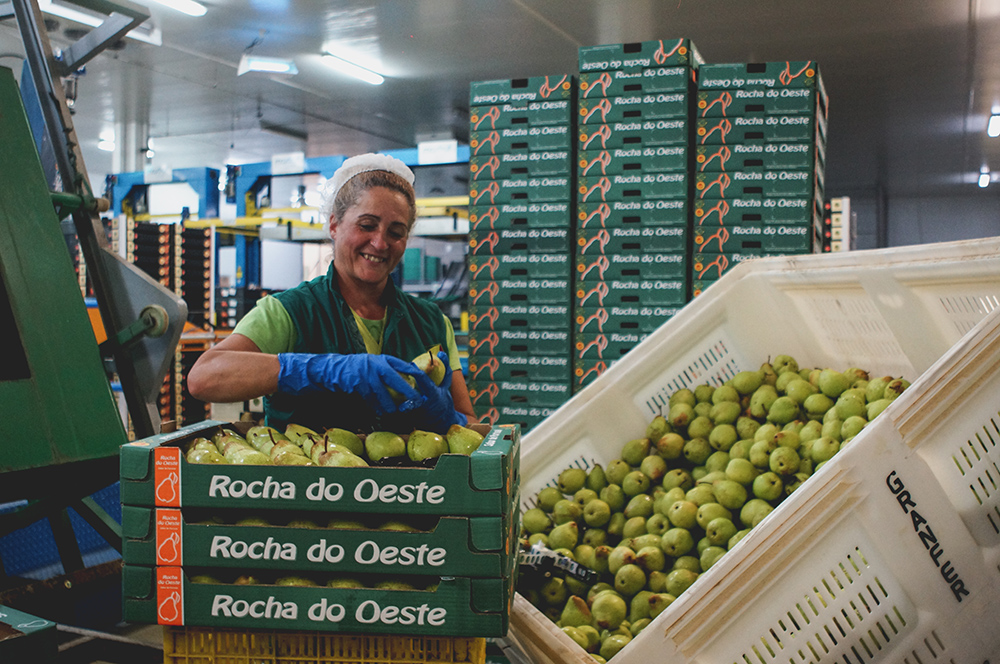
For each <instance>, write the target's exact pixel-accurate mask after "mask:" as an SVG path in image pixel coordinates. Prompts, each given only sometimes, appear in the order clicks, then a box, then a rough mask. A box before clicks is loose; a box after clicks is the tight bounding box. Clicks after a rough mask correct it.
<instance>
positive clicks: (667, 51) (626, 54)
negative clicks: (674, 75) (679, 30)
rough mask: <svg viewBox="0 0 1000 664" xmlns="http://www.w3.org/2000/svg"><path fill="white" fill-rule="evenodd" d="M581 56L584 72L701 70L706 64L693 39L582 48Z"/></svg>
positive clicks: (581, 66)
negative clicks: (674, 66)
mask: <svg viewBox="0 0 1000 664" xmlns="http://www.w3.org/2000/svg"><path fill="white" fill-rule="evenodd" d="M577 55H578V58H579V64H580V71H581V72H588V71H606V70H611V69H628V68H636V67H642V68H650V67H665V66H671V65H687V66H689V67H694V68H697V67H698V66H699V65H702V64H704V62H705V60H704V59H703V58H702V57H701V54H700V53H698V49H696V48H695V46H694V44H693V43H692V42H691V40H690V39H653V40H650V41H644V42H628V43H623V44H601V45H598V46H581V47H580V49H579V51H578V53H577Z"/></svg>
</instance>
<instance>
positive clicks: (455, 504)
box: [120, 420, 520, 516]
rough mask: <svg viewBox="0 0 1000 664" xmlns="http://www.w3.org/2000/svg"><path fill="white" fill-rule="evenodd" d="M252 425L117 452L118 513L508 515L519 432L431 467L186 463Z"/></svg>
mask: <svg viewBox="0 0 1000 664" xmlns="http://www.w3.org/2000/svg"><path fill="white" fill-rule="evenodd" d="M252 424H253V423H252V422H234V423H231V424H226V423H223V422H217V421H213V420H209V421H206V422H199V423H198V424H193V425H190V426H187V427H183V428H181V429H178V430H177V431H176V432H173V433H167V434H159V435H156V436H150V437H148V438H143V439H142V440H138V441H135V442H132V443H127V444H125V445H123V446H122V448H121V483H120V484H121V495H122V503H123V504H124V505H132V506H143V507H206V508H213V509H216V508H217V509H249V510H259V511H260V512H265V511H269V510H282V511H288V510H299V511H303V512H331V511H336V512H352V511H353V512H358V513H381V512H385V511H390V510H396V511H400V510H405V512H406V513H407V514H436V515H443V516H453V515H464V516H499V515H504V514H508V513H509V508H510V503H511V501H512V500H513V499H514V496H515V494H516V493H517V473H518V448H519V445H520V432H519V431H518V430H517V429H511V428H505V427H495V428H493V429H491V430H489V431H487V432H486V438H485V439H484V440H483V443H482V445H480V447H479V449H477V450H476V451H475V452H473V453H472V454H471V455H469V456H466V455H462V454H445V455H442V456H441V457H440V458H438V460H437V462H436V463H435V464H434V466H432V467H398V468H390V467H371V468H337V467H317V466H248V465H228V464H225V465H223V464H194V463H188V462H187V460H186V459H185V458H184V455H183V454H182V450H181V448H182V446H183V445H184V444H185V443H187V442H189V441H191V440H194V439H195V438H198V437H206V438H211V436H213V435H214V434H215V433H217V432H219V431H222V430H223V429H224V428H226V429H232V430H234V431H236V432H237V433H240V434H241V435H242V434H243V433H245V432H246V431H247V430H248V429H249V428H250V426H252Z"/></svg>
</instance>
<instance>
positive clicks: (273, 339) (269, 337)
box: [233, 295, 462, 371]
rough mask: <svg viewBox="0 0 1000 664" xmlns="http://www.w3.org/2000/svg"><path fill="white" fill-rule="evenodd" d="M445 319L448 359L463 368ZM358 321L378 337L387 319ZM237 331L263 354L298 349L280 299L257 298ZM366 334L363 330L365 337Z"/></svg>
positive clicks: (447, 321) (288, 351)
mask: <svg viewBox="0 0 1000 664" xmlns="http://www.w3.org/2000/svg"><path fill="white" fill-rule="evenodd" d="M441 317H442V318H444V321H445V327H446V328H447V330H448V360H449V364H450V365H451V368H452V371H461V369H462V362H461V360H460V359H459V355H458V344H456V343H455V329H454V328H453V327H452V324H451V320H449V319H448V317H447V316H445V315H444V314H441ZM355 318H356V319H357V320H358V321H359V323H358V328H359V330H360V329H361V326H362V325H363V326H364V327H365V328H367V329H366V332H367V333H368V334H370V335H371V336H372V337H373V338H375V339H381V338H382V326H383V325H384V320H369V319H367V318H361V317H360V316H357V315H356V316H355ZM233 332H234V333H236V334H242V335H243V336H245V337H247V338H248V339H250V340H251V341H253V342H254V343H255V344H257V348H259V349H260V350H261V352H262V353H268V354H270V355H277V354H278V353H291V352H293V351H294V349H295V342H296V341H297V340H298V339H297V338H296V336H297V335H296V332H295V325H294V324H293V323H292V318H291V316H289V315H288V312H287V311H285V307H283V306H282V304H281V302H279V301H278V299H277V298H275V297H271V296H270V295H265V296H264V297H262V298H261V299H259V300H257V304H256V306H255V307H254V308H253V309H251V310H250V311H249V312H248V313H247V315H246V316H244V317H243V319H242V320H240V322H239V323H237V324H236V328H235V329H234V330H233ZM363 336H364V333H362V337H363ZM411 359H412V358H411Z"/></svg>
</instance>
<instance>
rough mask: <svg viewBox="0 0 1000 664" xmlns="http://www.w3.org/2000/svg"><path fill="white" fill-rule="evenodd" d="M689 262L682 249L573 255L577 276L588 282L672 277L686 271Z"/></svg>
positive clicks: (680, 275) (584, 282) (683, 273)
mask: <svg viewBox="0 0 1000 664" xmlns="http://www.w3.org/2000/svg"><path fill="white" fill-rule="evenodd" d="M688 265H689V257H688V254H687V252H685V251H680V252H673V253H662V254H632V253H627V254H610V255H603V254H601V255H597V256H581V257H578V258H577V259H576V280H577V283H578V284H587V285H589V282H593V281H610V280H614V281H620V280H623V279H624V280H640V281H645V280H651V279H671V278H674V277H683V276H684V275H685V274H687V271H688Z"/></svg>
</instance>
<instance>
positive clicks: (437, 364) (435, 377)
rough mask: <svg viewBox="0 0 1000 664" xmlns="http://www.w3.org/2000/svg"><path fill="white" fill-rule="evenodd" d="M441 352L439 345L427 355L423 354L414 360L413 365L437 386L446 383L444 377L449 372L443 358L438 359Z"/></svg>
mask: <svg viewBox="0 0 1000 664" xmlns="http://www.w3.org/2000/svg"><path fill="white" fill-rule="evenodd" d="M440 352H441V345H440V344H438V345H435V346H433V347H432V348H431V349H430V350H428V351H427V352H426V353H422V354H420V355H418V356H416V357H415V358H413V364H415V365H417V368H418V369H420V370H421V371H423V372H424V373H425V374H427V376H428V377H429V378H430V379H431V380H432V381H433V382H434V384H435V385H441V383H442V382H443V381H444V375H445V373H446V370H447V367H445V365H444V362H442V361H441V358H440V357H438V353H440Z"/></svg>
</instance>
